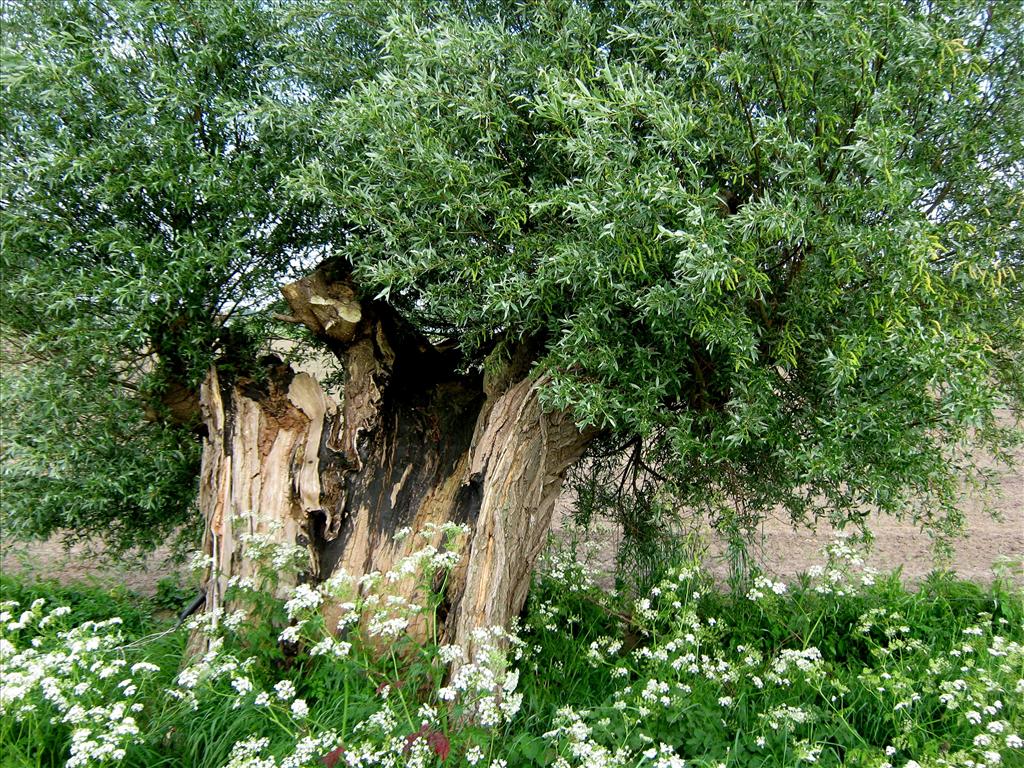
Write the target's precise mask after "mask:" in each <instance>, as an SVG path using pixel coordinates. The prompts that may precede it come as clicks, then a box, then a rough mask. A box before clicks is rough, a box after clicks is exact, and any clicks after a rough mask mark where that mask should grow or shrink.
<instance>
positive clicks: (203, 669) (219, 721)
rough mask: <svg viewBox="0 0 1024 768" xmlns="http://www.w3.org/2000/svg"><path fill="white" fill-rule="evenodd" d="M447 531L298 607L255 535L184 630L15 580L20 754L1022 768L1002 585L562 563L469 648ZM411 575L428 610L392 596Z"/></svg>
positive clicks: (217, 762)
mask: <svg viewBox="0 0 1024 768" xmlns="http://www.w3.org/2000/svg"><path fill="white" fill-rule="evenodd" d="M437 533H439V534H440V536H441V537H442V538H443V543H442V544H441V545H439V546H438V547H436V548H435V547H434V546H431V545H430V544H429V543H424V546H423V547H422V549H421V550H420V551H419V552H417V553H416V554H415V555H413V556H412V557H410V558H408V559H406V560H404V561H402V562H400V563H398V564H397V565H396V567H395V571H394V572H393V573H390V574H377V575H374V576H372V577H370V578H368V579H364V580H362V581H361V582H356V581H355V580H353V579H350V578H348V577H346V576H344V575H341V576H338V577H335V578H332V579H331V580H329V581H328V582H325V583H324V584H321V585H317V586H315V587H314V586H311V585H303V584H300V585H299V586H298V587H296V588H294V589H292V590H290V591H288V593H287V596H286V597H285V598H284V599H277V598H274V597H272V595H273V594H275V592H277V591H279V588H280V584H279V580H280V577H281V574H282V573H288V571H289V570H291V571H293V572H294V571H296V570H297V569H298V568H299V562H300V561H299V557H298V553H297V552H296V551H293V550H289V549H288V548H287V547H281V546H279V545H273V544H271V543H270V542H269V540H260V539H259V538H258V537H255V538H253V539H252V540H250V541H248V542H247V552H248V553H249V556H250V557H252V558H253V561H254V569H253V573H254V574H255V575H254V576H253V577H249V578H236V579H234V580H233V581H232V583H231V589H230V592H229V594H228V596H227V597H228V600H227V604H226V606H222V607H221V608H220V609H218V610H214V611H208V612H206V613H204V614H202V615H200V616H198V617H196V618H195V619H194V620H193V621H192V623H191V625H190V626H188V627H183V628H181V629H174V628H173V627H172V626H171V625H163V626H160V625H158V624H156V623H154V621H153V620H152V619H150V618H149V613H147V612H152V610H153V608H154V606H152V605H149V604H147V603H145V602H144V601H138V600H135V599H132V598H129V596H127V595H126V594H124V593H115V594H113V595H110V594H108V593H102V592H100V591H98V590H96V589H79V590H75V589H65V588H58V587H56V586H53V585H27V584H21V583H19V582H17V581H16V580H13V579H9V578H5V579H3V580H2V581H0V587H2V589H3V600H4V603H3V606H2V609H0V610H2V616H0V618H2V621H0V638H2V639H0V658H2V662H3V672H2V690H0V708H2V711H0V714H2V718H0V762H2V764H3V765H4V766H5V767H6V766H12V767H13V766H18V767H20V766H51V765H53V766H56V765H68V766H91V765H121V766H139V767H140V768H141V767H142V766H146V767H147V768H152V767H153V766H195V767H196V768H206V767H209V768H224V767H227V768H243V767H245V768H301V767H304V766H308V767H309V768H313V767H316V768H323V766H326V767H327V768H335V767H336V766H340V767H342V768H345V767H346V766H347V767H350V768H360V767H362V766H371V765H374V766H376V765H380V766H396V767H397V766H410V767H424V768H425V767H427V766H440V765H443V766H477V767H478V768H509V767H515V766H531V767H532V766H552V767H553V768H575V767H576V766H580V767H581V768H602V767H604V766H610V767H614V766H623V767H625V766H629V767H630V768H633V767H636V768H678V767H679V766H702V767H706V768H719V767H720V766H727V767H729V768H732V766H750V767H751V768H753V767H755V766H756V767H759V768H761V767H763V768H769V767H786V768H789V767H790V766H804V765H822V766H853V767H864V768H933V767H938V766H961V767H962V768H979V767H980V766H997V765H1005V766H1011V768H1012V767H1014V766H1024V749H1022V747H1024V742H1022V738H1021V733H1022V732H1024V648H1022V642H1024V604H1022V597H1021V594H1020V592H1019V591H1018V590H1015V589H1013V588H1011V587H1010V586H1009V585H1007V584H1005V583H999V582H997V583H996V584H994V585H992V586H989V587H981V586H978V585H974V584H970V583H966V582H962V581H958V580H956V579H954V578H952V577H951V576H948V575H935V576H934V577H932V578H930V579H929V580H927V581H926V582H925V583H923V584H921V585H918V587H917V588H915V589H909V588H908V587H907V585H905V584H904V583H903V582H902V581H901V579H900V577H899V575H898V574H890V575H887V576H884V577H883V576H879V575H878V574H875V573H873V572H871V571H870V570H867V569H864V568H862V567H860V560H859V556H858V553H857V552H856V551H854V550H853V549H852V548H851V547H849V546H848V545H846V544H844V543H841V542H840V543H837V544H835V545H833V546H832V547H830V548H829V550H828V552H827V559H826V562H825V564H824V565H823V566H821V567H819V568H815V569H812V570H811V571H810V572H809V573H807V574H805V575H804V576H803V577H801V578H800V579H798V580H796V581H795V582H793V583H781V582H777V581H774V580H772V579H770V578H768V577H766V576H765V575H762V574H753V575H752V577H751V579H750V580H749V588H747V589H746V591H731V592H730V591H725V590H723V589H721V588H719V587H718V586H717V585H716V584H715V583H714V582H713V580H712V579H711V578H710V577H709V576H708V575H707V574H706V573H705V572H704V571H702V570H701V568H700V563H698V562H690V563H683V564H679V565H677V566H676V567H674V568H672V569H671V570H670V571H668V572H667V573H665V574H663V575H662V577H661V578H660V579H657V580H656V582H655V585H654V586H653V587H651V588H649V589H648V590H645V591H644V592H643V593H642V594H640V595H636V594H628V593H625V592H618V591H614V590H607V589H605V588H603V587H602V586H600V585H598V584H595V582H594V580H593V576H592V574H590V573H589V572H588V571H587V569H586V568H585V567H583V566H582V565H581V564H580V563H579V562H577V561H576V559H575V558H574V557H573V556H572V555H571V553H566V552H559V551H556V550H553V551H551V552H549V553H548V555H547V556H546V557H545V559H544V561H543V564H542V567H541V568H540V569H539V570H538V573H537V576H536V578H535V581H534V585H533V589H532V592H531V595H530V599H529V603H528V605H527V608H526V610H525V611H524V615H523V617H522V620H521V623H520V625H519V626H518V627H514V628H512V630H511V631H506V630H503V629H499V628H485V629H481V630H480V631H479V632H478V633H477V635H476V636H475V637H474V638H473V641H472V642H471V643H470V645H469V647H467V648H457V647H453V646H450V645H449V646H445V645H439V644H438V643H437V642H436V640H435V638H436V627H435V620H436V612H437V609H438V607H439V596H438V593H437V592H435V591H434V590H433V589H431V585H438V584H440V585H443V584H444V580H445V576H446V574H447V573H448V572H449V571H450V569H451V568H452V567H453V566H454V565H455V563H456V562H457V559H458V555H457V551H458V543H459V540H460V538H461V531H460V530H459V529H457V528H449V529H446V530H444V531H441V532H437ZM436 538H437V537H436V536H435V539H436ZM403 579H413V580H415V581H416V583H417V584H419V585H420V587H419V589H418V591H417V592H415V595H416V599H415V600H403V599H398V598H396V597H395V595H394V594H391V593H392V592H394V589H393V587H392V585H394V584H395V583H397V582H398V581H401V580H403ZM389 589H390V591H389ZM325 606H331V610H325ZM327 616H331V619H330V623H328V619H327V618H326V617H327ZM417 638H418V639H417ZM186 642H190V647H191V649H192V655H188V654H185V653H184V649H185V645H186Z"/></svg>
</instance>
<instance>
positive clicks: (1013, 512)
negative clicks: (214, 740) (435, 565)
mask: <svg viewBox="0 0 1024 768" xmlns="http://www.w3.org/2000/svg"><path fill="white" fill-rule="evenodd" d="M1022 459H1024V457H1022ZM1000 491H1001V493H1000V495H999V497H998V498H997V499H996V502H995V505H994V506H995V509H996V511H997V513H998V519H997V518H993V517H991V516H989V515H988V514H986V513H985V512H983V511H982V509H981V507H980V505H979V504H977V503H973V504H968V505H966V507H965V513H966V516H967V533H966V535H965V536H964V537H963V538H962V539H960V540H959V541H958V542H956V545H955V552H954V556H953V558H952V560H951V561H949V562H942V561H939V560H937V559H936V558H935V556H934V552H933V546H932V540H931V538H930V537H929V536H928V535H927V534H926V533H923V532H922V531H920V530H919V529H918V528H916V527H915V526H914V525H913V524H912V523H909V522H904V521H898V520H894V519H892V518H889V517H881V516H875V517H873V518H872V519H871V529H872V531H873V533H874V536H875V542H874V546H873V549H872V552H871V554H870V557H869V558H868V560H867V564H868V565H870V566H872V567H874V568H876V569H878V570H879V571H882V572H888V571H891V570H894V569H896V568H900V569H902V573H903V575H904V576H905V577H906V578H907V579H909V580H911V581H918V580H920V579H922V578H924V577H925V576H926V575H927V574H928V573H929V572H931V571H932V570H934V569H935V568H937V567H943V568H950V569H952V570H953V571H955V572H956V573H958V574H959V575H960V576H961V577H963V578H966V579H971V580H973V581H978V582H990V581H992V579H993V578H995V576H996V575H997V570H998V569H1000V568H1002V569H1007V568H1008V569H1009V570H1010V571H1011V572H1012V573H1013V574H1014V577H1013V578H1014V580H1015V581H1016V582H1017V583H1019V584H1021V585H1024V460H1022V461H1021V462H1020V463H1019V464H1018V466H1017V469H1016V471H1015V472H1012V473H1006V474H1004V475H1003V476H1002V480H1001V483H1000ZM570 506H571V500H570V499H568V498H563V499H562V501H561V502H560V504H559V509H558V511H557V514H558V515H559V517H560V519H559V520H557V521H556V530H557V529H563V530H564V524H565V523H566V522H567V516H568V513H569V509H570ZM835 535H836V534H835V532H834V531H832V530H830V529H828V528H827V527H825V526H823V527H820V528H819V529H818V530H816V531H808V530H806V529H800V530H794V529H793V528H792V527H791V526H790V525H789V524H788V523H787V522H785V521H783V520H779V519H771V520H767V521H766V522H765V523H764V524H763V526H762V528H761V531H760V540H759V541H758V542H757V544H756V546H755V548H754V551H753V553H752V554H753V557H754V560H755V562H757V564H758V565H760V566H761V567H762V568H763V569H764V570H765V571H767V572H769V573H772V574H775V575H776V576H781V577H783V578H786V577H793V576H795V575H797V574H798V573H801V572H803V571H806V570H807V569H808V568H809V567H811V566H813V565H816V564H819V563H821V562H822V555H821V550H822V548H823V547H824V546H825V545H827V544H828V543H829V542H830V541H832V540H833V538H834V537H835ZM617 538H618V537H617V536H616V535H615V534H614V533H612V534H608V535H607V538H606V540H604V541H601V542H596V543H598V544H599V545H600V546H599V553H598V558H597V563H598V566H599V567H604V568H608V569H609V570H610V568H611V565H612V563H613V562H614V558H615V548H616V546H617V544H618V541H617ZM708 541H709V545H710V546H709V561H708V563H707V564H708V566H709V567H710V568H711V570H712V572H713V573H715V574H716V575H718V576H723V577H724V576H725V575H726V574H727V573H728V564H727V563H726V562H725V558H724V555H723V552H724V549H725V548H724V545H723V543H722V542H721V541H718V540H716V539H715V537H714V536H713V535H712V534H709V535H708ZM91 549H92V550H94V551H90V550H91ZM101 552H102V548H101V547H95V546H94V547H91V548H90V547H87V546H82V545H78V546H75V547H72V548H71V549H69V550H65V548H64V547H63V546H62V544H61V542H60V541H59V540H57V539H51V540H49V541H45V542H17V541H7V540H5V541H3V542H2V543H0V570H2V572H4V573H8V572H17V573H22V574H25V575H27V576H29V577H31V578H56V579H58V580H60V581H62V582H65V583H70V582H80V581H87V582H93V583H98V584H104V585H110V586H115V585H117V586H123V587H126V588H128V589H130V590H133V591H136V592H139V593H142V594H153V593H154V592H155V590H156V587H157V584H158V582H159V581H160V580H161V579H164V578H168V577H170V578H177V579H179V580H181V581H182V582H184V583H187V582H188V579H189V578H190V577H189V574H188V572H187V570H186V569H185V568H184V567H183V566H180V565H174V564H173V563H171V562H169V560H168V556H169V550H157V551H156V552H154V553H153V554H152V555H150V556H149V557H147V558H145V559H143V560H141V561H126V562H115V563H110V562H108V561H106V560H105V559H104V558H103V557H102V556H101V554H99V553H101Z"/></svg>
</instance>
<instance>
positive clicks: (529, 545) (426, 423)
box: [199, 272, 593, 645]
mask: <svg viewBox="0 0 1024 768" xmlns="http://www.w3.org/2000/svg"><path fill="white" fill-rule="evenodd" d="M283 293H284V295H285V298H286V299H287V300H288V302H289V304H290V306H291V308H292V312H293V314H294V317H295V319H296V320H298V321H300V322H302V323H304V324H305V325H307V326H308V327H309V328H310V329H311V330H312V331H313V332H314V333H315V334H317V335H318V336H319V337H320V338H321V339H323V340H324V341H325V342H326V343H327V345H328V346H329V347H330V349H331V350H332V351H333V352H334V353H335V354H336V355H337V356H338V357H339V358H340V359H341V362H342V367H343V370H344V387H343V391H344V397H343V398H341V400H340V401H339V400H337V399H336V398H334V397H333V396H332V395H331V394H329V393H328V392H325V391H324V389H323V387H322V386H321V385H320V383H319V382H317V381H316V380H315V379H314V378H313V377H312V376H310V375H308V374H306V373H296V372H294V371H293V370H292V369H291V368H290V367H289V366H287V365H285V364H283V363H281V362H280V361H279V360H276V359H268V361H267V371H268V372H267V376H266V378H265V380H260V381H255V380H250V379H237V380H234V381H225V380H224V379H223V378H222V377H221V375H220V374H219V373H218V371H216V370H213V371H211V372H210V375H209V377H208V378H207V380H206V382H205V383H204V385H203V387H202V393H201V403H202V412H203V420H204V423H205V426H206V437H205V439H204V452H203V464H202V475H201V484H200V494H199V504H200V508H201V511H202V512H203V514H204V518H205V520H206V522H207V531H206V540H205V546H206V551H207V553H208V554H210V555H212V557H213V559H214V562H215V567H214V569H213V572H212V574H211V577H210V578H209V580H208V584H207V606H206V607H207V609H210V608H215V607H218V606H220V605H222V604H223V599H224V597H223V596H224V591H225V588H226V583H227V580H228V578H230V577H231V576H234V575H238V576H245V575H250V574H249V573H248V570H247V569H249V568H251V565H250V564H248V562H247V561H246V560H245V559H243V557H242V554H243V549H244V543H243V541H242V538H241V536H240V534H241V533H242V532H250V533H268V532H270V531H271V530H274V529H277V530H278V533H277V534H276V535H277V536H278V537H279V538H280V539H281V540H282V541H287V542H291V543H298V544H300V545H301V546H303V547H305V548H306V550H307V551H308V555H309V562H308V569H307V571H306V572H305V573H303V574H301V576H300V578H302V579H305V580H308V581H311V582H320V581H323V580H326V579H327V578H329V577H330V576H331V575H332V574H333V573H335V572H337V571H338V569H341V568H343V569H344V570H345V572H347V573H348V574H349V575H351V576H354V577H357V578H358V577H360V576H363V575H365V574H369V573H372V572H374V571H378V572H382V573H383V572H387V571H388V570H389V569H390V568H391V567H392V566H393V565H394V564H395V563H396V562H398V561H399V560H400V559H401V558H403V557H405V556H407V555H409V554H411V553H412V552H414V551H415V550H417V549H419V548H421V547H422V546H423V545H424V544H425V543H426V542H425V541H424V539H423V538H422V537H421V536H419V535H418V534H420V533H422V532H425V531H430V530H432V528H431V526H432V525H434V526H440V525H441V524H443V523H446V522H454V523H461V524H465V525H466V526H468V528H469V531H470V533H469V536H468V540H467V541H466V542H465V545H464V548H463V556H462V559H461V561H460V564H459V566H457V567H456V569H455V570H454V571H453V573H452V574H451V576H450V578H449V579H448V581H447V583H446V591H445V595H444V603H443V606H442V615H441V617H440V618H441V621H442V624H441V626H440V627H439V628H438V629H439V630H440V631H439V639H440V640H441V641H442V642H454V643H459V644H463V645H467V644H468V641H469V638H470V634H471V632H472V630H473V629H474V628H477V627H482V626H491V625H503V626H507V625H508V624H509V622H510V621H511V620H512V619H513V618H514V617H515V616H516V615H517V614H518V613H519V612H520V611H521V610H522V607H523V604H524V602H525V600H526V594H527V590H528V588H529V582H530V575H531V571H532V569H533V565H534V562H535V561H536V558H537V555H538V554H539V552H540V550H541V548H542V547H543V544H544V540H545V537H546V534H547V531H548V529H549V526H550V522H551V515H552V511H553V509H554V504H555V500H556V499H557V497H558V495H559V492H560V491H561V488H562V482H563V478H564V475H565V472H566V470H567V469H568V468H569V467H570V466H571V465H572V464H573V463H574V462H576V461H577V460H578V459H579V458H580V456H581V455H582V453H583V451H584V449H585V447H586V445H587V443H588V442H589V441H590V440H591V439H592V437H593V435H592V434H591V433H589V432H585V431H583V432H581V431H580V430H579V429H578V428H577V427H576V426H575V424H574V423H573V421H572V419H571V418H570V417H568V416H567V415H566V414H563V413H545V412H544V411H543V409H542V408H541V405H540V402H539V399H538V386H539V384H540V383H541V382H539V381H534V380H532V379H531V378H530V377H529V375H528V371H529V367H530V362H531V356H530V354H529V352H528V351H526V350H525V348H524V349H520V350H518V352H517V353H516V354H514V355H512V356H511V359H510V360H508V361H507V362H506V363H505V364H504V365H501V366H497V367H496V368H495V372H493V373H490V374H488V375H480V374H474V373H465V372H460V370H459V367H458V361H457V358H456V357H455V354H454V352H452V351H446V350H444V349H443V348H438V347H436V346H434V345H432V344H430V343H429V342H428V341H427V340H426V339H425V338H423V337H422V336H421V335H419V334H418V333H416V332H415V331H414V330H413V329H412V328H411V327H409V326H408V325H407V324H406V323H404V321H403V320H402V319H401V318H400V316H399V315H398V314H397V313H395V312H394V311H393V310H392V309H391V308H390V307H388V306H387V305H386V304H383V303H380V302H372V301H365V300H360V299H359V298H358V295H357V293H356V290H355V288H354V286H353V285H352V284H351V282H350V281H349V280H348V279H347V278H346V277H344V276H343V277H342V278H340V279H330V278H329V277H326V276H325V274H324V273H322V272H317V273H314V274H313V275H311V276H309V277H307V278H305V279H303V280H301V281H299V282H298V283H294V284H292V285H289V286H286V287H285V288H284V290H283ZM403 528H409V529H411V531H412V535H410V536H407V537H405V538H403V539H401V540H400V541H396V540H395V534H396V533H397V532H399V531H400V530H402V529H403ZM440 539H441V535H440V534H439V533H435V534H433V537H432V541H431V543H433V544H434V545H435V546H438V547H439V548H440V547H441V541H440ZM282 586H288V585H282ZM414 586H415V585H413V584H412V583H411V582H410V583H402V582H399V583H398V584H396V585H393V587H394V589H395V590H397V591H398V592H399V593H400V594H401V593H403V592H405V593H406V594H403V596H404V597H410V596H411V593H412V591H413V589H414ZM325 610H326V612H327V618H328V620H329V621H330V620H331V619H333V618H335V616H336V615H337V607H336V606H326V608H325ZM410 631H411V632H413V633H421V634H422V633H423V632H425V631H426V627H425V626H423V625H418V626H416V625H414V626H412V627H411V628H410Z"/></svg>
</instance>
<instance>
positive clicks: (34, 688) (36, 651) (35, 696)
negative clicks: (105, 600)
mask: <svg viewBox="0 0 1024 768" xmlns="http://www.w3.org/2000/svg"><path fill="white" fill-rule="evenodd" d="M19 609H20V606H19V605H18V604H17V603H15V602H10V601H8V602H4V603H2V604H0V717H2V718H11V719H13V720H14V721H16V722H20V721H24V720H27V719H31V718H43V719H44V720H48V721H49V722H51V723H59V724H61V725H63V726H66V727H68V728H69V729H70V732H71V735H70V752H69V756H68V761H67V766H68V767H69V768H76V766H91V765H100V764H103V763H110V762H117V761H119V760H121V759H123V758H124V756H125V753H126V749H127V748H128V747H129V746H130V745H131V744H133V743H137V742H138V741H139V740H140V728H139V725H138V722H137V720H136V718H137V717H138V715H139V713H140V712H141V711H142V709H143V704H142V702H141V695H140V685H141V684H142V682H143V681H144V680H146V679H147V678H148V677H150V676H151V675H152V674H153V673H154V672H158V671H159V669H158V667H156V665H153V664H150V663H146V662H140V663H137V664H133V665H130V664H129V662H128V661H127V659H126V658H125V653H124V650H123V648H122V646H123V645H124V638H123V636H122V634H121V631H120V627H121V620H120V619H118V618H113V619H109V620H107V621H100V622H96V621H88V622H85V623H82V624H80V625H78V626H76V627H72V628H64V622H65V618H66V617H67V615H68V613H70V609H69V608H67V607H66V606H59V607H56V608H54V609H52V610H46V607H45V601H44V600H42V599H39V600H36V601H34V602H33V603H32V604H31V605H30V606H29V607H28V609H26V610H19Z"/></svg>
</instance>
